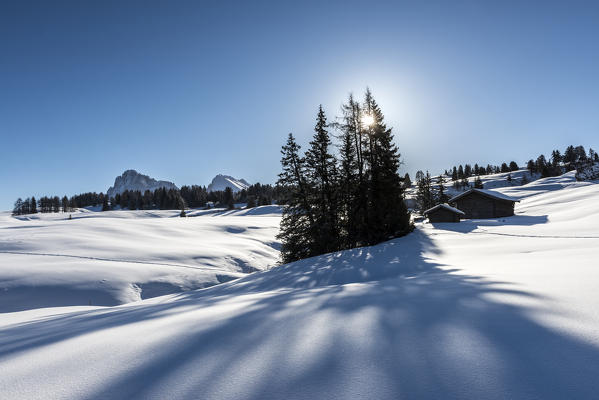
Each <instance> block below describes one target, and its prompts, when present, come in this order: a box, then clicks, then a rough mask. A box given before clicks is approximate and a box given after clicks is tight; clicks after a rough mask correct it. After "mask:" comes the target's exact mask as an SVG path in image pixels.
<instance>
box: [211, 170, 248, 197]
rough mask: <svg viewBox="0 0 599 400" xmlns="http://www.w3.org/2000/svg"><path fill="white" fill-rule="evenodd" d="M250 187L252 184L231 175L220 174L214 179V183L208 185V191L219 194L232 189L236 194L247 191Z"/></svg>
mask: <svg viewBox="0 0 599 400" xmlns="http://www.w3.org/2000/svg"><path fill="white" fill-rule="evenodd" d="M249 186H250V184H249V183H248V182H247V181H246V180H245V179H236V178H233V177H232V176H229V175H221V174H218V175H216V176H215V177H214V179H212V183H211V184H210V185H208V191H209V192H217V191H220V190H225V189H226V188H227V187H230V188H231V190H232V191H233V192H234V193H235V192H239V191H240V190H242V189H247V188H248V187H249Z"/></svg>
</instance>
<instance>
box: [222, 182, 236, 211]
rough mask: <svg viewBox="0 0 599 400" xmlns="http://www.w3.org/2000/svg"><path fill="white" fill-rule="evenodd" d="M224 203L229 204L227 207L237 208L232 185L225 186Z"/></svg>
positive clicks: (230, 208)
mask: <svg viewBox="0 0 599 400" xmlns="http://www.w3.org/2000/svg"><path fill="white" fill-rule="evenodd" d="M223 203H225V205H226V206H227V209H229V210H233V209H234V208H235V199H234V198H233V190H232V189H231V188H230V187H228V186H227V187H226V188H225V193H224V198H223Z"/></svg>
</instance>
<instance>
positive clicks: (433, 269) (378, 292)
mask: <svg viewBox="0 0 599 400" xmlns="http://www.w3.org/2000/svg"><path fill="white" fill-rule="evenodd" d="M499 190H500V191H501V192H502V193H505V194H506V195H509V196H514V197H518V198H520V199H522V201H521V202H520V203H518V204H517V205H516V215H515V216H513V217H509V218H503V219H499V220H466V221H462V222H460V223H454V224H449V223H447V224H434V225H432V224H428V223H427V224H420V225H418V226H417V229H416V231H415V232H414V233H412V234H410V235H408V236H406V237H403V238H399V239H395V240H392V241H389V242H386V243H382V244H380V245H377V246H372V247H366V248H361V249H354V250H349V251H344V252H339V253H333V254H328V255H324V256H320V257H316V258H312V259H307V260H302V261H299V262H295V263H291V264H287V265H283V266H280V267H276V268H273V269H270V270H268V271H265V272H257V273H254V274H251V275H247V276H245V277H243V278H241V279H238V280H235V281H230V282H227V283H224V284H222V285H218V286H215V287H211V288H208V289H203V290H197V291H189V292H185V293H180V294H173V295H167V296H162V297H157V298H152V299H148V300H142V301H138V302H134V303H129V304H126V305H121V306H116V307H110V308H106V307H62V308H53V309H37V310H30V311H24V312H16V313H8V314H0V338H1V340H0V370H1V371H2V373H1V374H0V387H1V388H2V396H4V397H6V398H10V399H36V398H38V399H47V398H64V399H67V398H68V399H129V398H139V399H165V398H168V399H198V398H201V399H256V400H258V399H350V398H351V399H560V400H561V399H595V398H597V396H598V393H599V380H598V379H597V373H598V371H599V290H597V288H598V287H599V262H598V260H599V185H598V184H597V183H593V182H578V183H577V182H576V181H575V179H574V177H573V175H572V174H570V175H566V176H563V177H561V178H559V179H557V178H548V179H540V180H538V181H536V182H534V183H531V184H528V185H525V186H522V187H518V188H505V189H499ZM201 218H204V217H196V219H197V220H201ZM222 218H223V219H222V221H223V222H222V225H221V223H220V222H219V219H218V218H216V217H215V218H210V217H206V218H204V220H205V221H214V223H215V224H216V225H215V227H214V228H209V225H203V222H196V221H195V220H194V219H193V218H189V219H187V220H184V221H178V220H177V223H176V224H177V225H173V226H169V225H168V224H164V225H161V228H160V229H164V230H166V231H167V232H171V233H167V234H164V233H160V234H159V233H158V229H156V230H154V229H150V230H149V232H154V233H152V234H153V235H156V236H159V237H160V238H162V239H160V240H161V241H160V242H159V241H156V242H154V245H153V246H148V247H145V248H144V249H143V250H139V253H138V254H139V255H140V256H142V255H143V254H145V252H149V253H150V254H153V253H154V252H157V251H159V250H160V251H164V250H163V249H161V247H162V246H163V245H164V246H169V242H168V241H166V240H164V238H165V236H170V235H174V234H177V235H178V234H180V232H187V231H186V230H183V228H175V226H179V225H178V224H183V223H190V224H194V223H198V224H202V225H201V226H202V228H201V229H198V231H197V232H198V236H199V237H200V239H201V238H203V237H205V238H209V237H210V236H213V235H214V236H217V233H218V235H220V234H221V233H222V231H224V230H226V229H227V228H226V226H227V224H229V225H228V226H231V227H233V226H237V227H239V225H240V223H239V222H235V223H233V221H238V220H230V221H227V220H226V219H225V218H227V217H222ZM238 218H252V217H250V216H243V217H242V216H240V217H238ZM258 218H264V217H256V219H258ZM103 220H104V221H105V219H102V218H97V219H95V221H98V222H96V223H97V224H99V225H98V229H104V230H108V229H109V228H108V227H107V226H104V225H103V224H106V223H107V222H102V221H103ZM140 221H141V222H136V223H140V224H143V223H144V221H145V220H141V219H140ZM162 221H164V219H162ZM30 223H31V224H35V223H37V224H38V225H43V224H46V222H41V221H30ZM65 223H66V222H65ZM4 224H6V222H4ZM15 224H16V223H15ZM173 224H175V223H174V222H173ZM235 224H237V225H235ZM254 225H255V226H259V225H258V222H253V221H252V222H247V223H245V227H246V228H245V229H247V231H250V229H249V226H254ZM75 227H76V225H75V226H74V227H73V228H72V229H75ZM31 229H34V228H31ZM35 229H37V232H38V235H39V236H38V237H41V238H43V237H45V238H55V237H56V232H54V233H52V232H51V231H48V230H51V229H56V228H51V227H48V228H42V227H39V228H35ZM175 229H176V231H175ZM211 229H212V230H211ZM232 229H236V228H232ZM265 229H266V228H265ZM45 230H46V231H45ZM15 231H18V229H15ZM78 232H79V234H80V235H84V234H88V235H92V233H91V232H90V231H89V230H79V231H78ZM111 232H114V231H111ZM113 234H114V233H113ZM3 235H4V236H3V237H4V240H6V238H12V237H15V236H13V235H16V233H13V234H12V235H6V234H4V233H3ZM145 235H148V236H149V235H151V234H150V233H147V234H145ZM266 236H267V235H265V236H264V237H266ZM192 237H193V235H191V234H189V236H188V235H187V233H185V234H184V238H185V239H184V241H185V242H186V244H185V245H181V246H180V247H178V248H179V249H180V250H181V251H182V252H183V253H185V252H186V251H189V252H192V250H191V249H194V250H193V254H196V255H197V254H200V252H201V251H208V249H209V246H207V245H206V247H205V248H203V249H202V247H201V246H202V245H201V244H199V243H201V240H198V239H197V238H196V239H194V240H192V239H191V238H192ZM264 237H252V240H253V241H255V242H261V241H264V240H266V239H265V238H264ZM270 237H271V238H272V235H271V236H270ZM22 240H24V239H22ZM74 240H75V241H77V240H82V239H81V238H79V239H74ZM124 240H129V239H126V237H125V235H118V236H117V237H115V238H114V239H113V240H109V239H106V243H105V244H103V245H102V244H98V245H96V248H97V249H98V251H100V250H101V249H102V248H103V247H104V246H108V247H110V249H109V250H107V251H106V254H104V255H101V256H107V257H108V256H110V254H114V253H115V251H116V250H118V249H120V250H118V251H120V252H123V255H127V253H126V250H125V249H123V248H121V247H120V246H121V244H122V243H121V241H124ZM206 240H209V239H206ZM248 240H249V239H248ZM268 240H272V239H268ZM162 242H164V244H163V243H162ZM191 242H193V243H195V244H194V245H192V243H191ZM3 243H5V242H3ZM52 243H53V246H54V251H65V252H66V251H67V249H70V247H69V243H70V242H69V241H68V240H67V238H66V237H65V240H64V241H60V242H59V241H56V240H55V239H52ZM3 245H5V244H3ZM128 245H129V246H130V245H131V244H130V243H129V244H128ZM15 246H16V244H15ZM194 246H195V248H194ZM246 246H249V245H246ZM255 246H257V247H258V248H262V249H267V248H268V247H269V246H268V245H266V244H265V243H263V244H262V245H255ZM123 247H127V246H125V245H123ZM215 247H216V246H215ZM58 249H60V250H58ZM227 249H228V251H230V252H239V253H240V254H241V253H243V254H245V253H247V252H248V250H249V247H246V248H243V246H242V245H241V244H239V243H238V242H231V244H230V245H229V246H228V247H227ZM70 250H72V249H70ZM47 251H49V250H48V249H47ZM3 257H4V256H3ZM11 257H12V256H11ZM14 257H18V256H17V255H15V256H14ZM24 257H26V256H24ZM113 257H114V255H113ZM170 257H175V256H170ZM177 257H179V256H177ZM181 257H183V256H181ZM5 259H6V258H3V260H5ZM152 259H153V260H155V259H156V257H154V258H152ZM32 260H33V261H34V260H35V259H32ZM168 262H169V263H179V262H183V260H180V259H178V258H175V259H171V258H169V259H168ZM19 265H21V266H22V267H23V268H25V266H26V265H27V264H26V263H22V264H19ZM34 265H35V264H34ZM3 266H4V263H3ZM143 267H144V268H145V266H143ZM42 268H45V269H48V270H50V271H52V270H54V271H55V273H56V274H57V275H61V274H62V272H60V271H62V270H61V269H60V268H65V267H64V265H47V264H44V266H43V267H42V266H41V264H39V265H38V267H36V270H38V271H39V270H40V269H42ZM3 269H5V268H4V267H3ZM14 269H16V268H14Z"/></svg>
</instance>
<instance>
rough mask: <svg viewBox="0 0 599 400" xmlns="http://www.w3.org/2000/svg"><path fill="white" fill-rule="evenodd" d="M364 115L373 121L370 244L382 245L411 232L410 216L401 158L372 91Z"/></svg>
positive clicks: (369, 129) (369, 133) (370, 136)
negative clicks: (405, 198) (382, 242)
mask: <svg viewBox="0 0 599 400" xmlns="http://www.w3.org/2000/svg"><path fill="white" fill-rule="evenodd" d="M363 109H364V113H365V114H367V115H369V116H370V117H371V120H372V123H371V124H369V125H368V126H367V127H366V128H367V136H368V139H369V143H370V146H369V149H368V157H367V159H368V160H369V167H370V184H369V190H368V195H369V204H368V242H369V243H371V244H374V243H379V242H380V241H382V240H387V239H389V238H391V237H397V236H400V235H405V234H406V233H408V232H410V230H411V225H410V214H409V212H408V209H407V207H406V205H405V202H404V192H403V187H402V185H401V178H400V176H399V174H398V169H399V166H400V154H399V151H398V149H397V146H395V144H394V143H393V134H392V132H391V128H388V127H387V125H386V124H385V122H384V116H383V113H382V111H381V109H380V107H379V105H378V104H377V103H376V101H375V100H374V97H373V96H372V93H371V92H370V90H369V89H367V90H366V95H365V100H364V107H363Z"/></svg>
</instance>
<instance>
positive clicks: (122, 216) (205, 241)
mask: <svg viewBox="0 0 599 400" xmlns="http://www.w3.org/2000/svg"><path fill="white" fill-rule="evenodd" d="M277 211H278V209H276V208H274V207H272V206H265V207H258V208H256V209H251V210H237V211H226V212H225V211H222V210H210V212H209V213H208V212H206V211H203V210H194V211H190V212H189V213H188V214H189V215H197V217H194V218H179V211H156V210H152V211H107V212H93V211H88V210H81V211H80V212H74V213H71V214H70V215H71V216H72V219H71V220H69V219H68V215H69V214H62V213H60V214H37V215H30V216H20V217H16V218H15V217H11V216H10V215H8V214H3V215H1V216H0V312H9V311H20V310H26V309H31V308H39V307H54V306H65V305H102V306H113V305H117V304H124V303H129V302H132V301H137V300H140V299H145V298H149V297H156V296H161V295H164V294H169V293H177V292H182V291H186V290H192V289H198V288H205V287H208V286H212V285H215V284H218V283H222V282H226V281H229V280H231V279H236V278H239V277H242V276H245V275H246V274H247V273H250V272H254V271H260V270H264V269H267V268H269V267H272V266H274V265H276V263H277V260H278V256H279V253H278V249H279V243H278V242H277V241H276V239H275V235H276V234H277V232H278V226H279V220H280V213H277Z"/></svg>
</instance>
